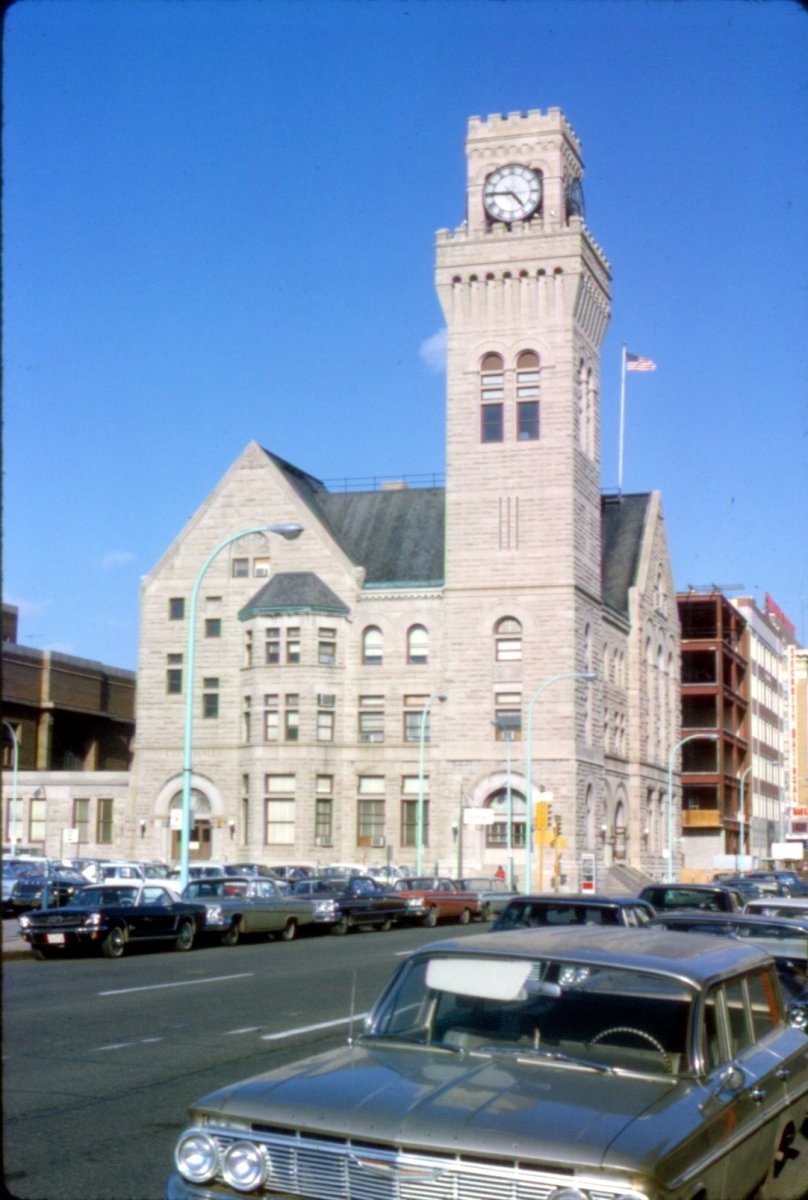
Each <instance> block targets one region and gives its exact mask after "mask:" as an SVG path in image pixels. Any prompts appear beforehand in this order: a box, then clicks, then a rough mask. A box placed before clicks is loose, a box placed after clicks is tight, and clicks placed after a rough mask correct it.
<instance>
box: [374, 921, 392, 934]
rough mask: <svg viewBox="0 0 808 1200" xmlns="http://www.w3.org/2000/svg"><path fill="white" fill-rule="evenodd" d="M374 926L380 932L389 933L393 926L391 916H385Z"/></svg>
mask: <svg viewBox="0 0 808 1200" xmlns="http://www.w3.org/2000/svg"><path fill="white" fill-rule="evenodd" d="M376 928H377V929H378V930H379V932H380V933H389V932H390V930H391V929H392V928H393V918H392V917H385V918H384V920H383V921H380V922H379V924H378V925H377V926H376Z"/></svg>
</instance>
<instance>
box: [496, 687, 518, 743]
mask: <svg viewBox="0 0 808 1200" xmlns="http://www.w3.org/2000/svg"><path fill="white" fill-rule="evenodd" d="M494 721H495V722H496V725H495V736H496V740H497V741H498V742H507V741H511V742H521V740H522V693H521V691H517V690H516V689H512V690H508V691H504V690H503V691H497V692H495V693H494Z"/></svg>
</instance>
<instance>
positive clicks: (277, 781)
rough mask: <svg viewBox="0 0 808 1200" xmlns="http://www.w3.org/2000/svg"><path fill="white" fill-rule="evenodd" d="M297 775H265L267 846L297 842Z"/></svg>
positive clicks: (265, 837)
mask: <svg viewBox="0 0 808 1200" xmlns="http://www.w3.org/2000/svg"><path fill="white" fill-rule="evenodd" d="M295 783H296V781H295V777H294V775H265V776H264V812H265V831H264V842H265V844H266V845H267V846H293V845H294V842H295Z"/></svg>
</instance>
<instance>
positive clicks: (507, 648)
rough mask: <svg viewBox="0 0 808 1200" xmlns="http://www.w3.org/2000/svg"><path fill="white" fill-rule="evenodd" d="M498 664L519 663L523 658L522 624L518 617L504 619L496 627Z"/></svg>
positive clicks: (495, 646) (495, 644) (495, 638)
mask: <svg viewBox="0 0 808 1200" xmlns="http://www.w3.org/2000/svg"><path fill="white" fill-rule="evenodd" d="M494 648H495V657H496V660H497V662H518V661H519V659H521V657H522V623H521V621H517V619H516V617H503V618H502V619H501V620H500V621H497V623H496V625H495V626H494Z"/></svg>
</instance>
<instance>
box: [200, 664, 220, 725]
mask: <svg viewBox="0 0 808 1200" xmlns="http://www.w3.org/2000/svg"><path fill="white" fill-rule="evenodd" d="M218 715H219V680H218V678H217V676H215V675H207V676H205V678H203V680H202V716H203V717H204V718H206V719H208V720H210V719H212V718H215V717H218Z"/></svg>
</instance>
